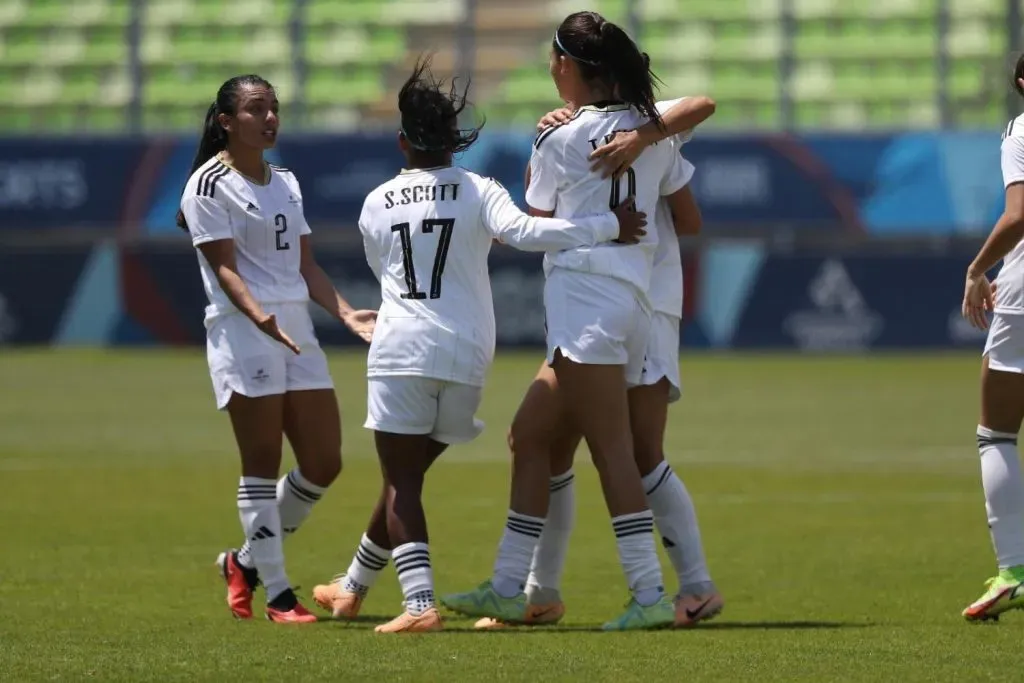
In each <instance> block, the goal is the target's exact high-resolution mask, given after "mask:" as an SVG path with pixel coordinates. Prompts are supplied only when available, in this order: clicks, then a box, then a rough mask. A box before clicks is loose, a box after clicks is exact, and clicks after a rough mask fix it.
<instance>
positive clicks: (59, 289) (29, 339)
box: [0, 248, 91, 344]
mask: <svg viewBox="0 0 1024 683" xmlns="http://www.w3.org/2000/svg"><path fill="white" fill-rule="evenodd" d="M90 251H91V250H90V249H89V248H74V249H60V250H50V251H46V252H34V251H22V250H17V249H6V250H4V251H2V252H0V344H47V343H50V342H51V341H53V340H54V339H56V338H57V337H59V336H60V334H61V327H62V325H64V324H66V322H67V315H66V314H67V312H68V309H69V303H70V302H71V300H72V299H73V298H74V295H75V292H76V284H77V282H78V281H79V279H80V277H81V275H82V273H83V270H84V269H85V267H86V263H87V261H88V260H89V254H90Z"/></svg>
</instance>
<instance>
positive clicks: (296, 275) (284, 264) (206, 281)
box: [181, 157, 310, 321]
mask: <svg viewBox="0 0 1024 683" xmlns="http://www.w3.org/2000/svg"><path fill="white" fill-rule="evenodd" d="M270 169H271V170H270V182H269V183H267V184H266V185H257V184H256V183H254V182H252V181H250V180H248V179H247V178H245V176H243V175H242V174H240V173H238V172H237V171H234V170H232V169H231V168H230V167H228V166H226V165H224V164H223V163H221V161H220V160H218V159H217V158H216V157H214V158H213V159H210V160H209V161H207V162H206V163H205V164H203V165H202V166H200V167H199V169H198V170H196V172H195V173H193V174H192V177H191V178H189V179H188V182H187V183H186V184H185V191H184V192H183V193H182V195H181V210H182V213H184V214H185V220H186V222H187V223H188V230H189V233H190V234H191V235H192V244H193V246H196V247H198V246H199V245H201V244H205V243H207V242H214V241H216V240H234V242H235V259H236V263H237V265H238V274H239V276H241V278H242V280H243V281H244V282H245V284H246V286H248V288H249V291H250V292H251V293H252V296H253V297H254V298H255V299H256V300H257V301H258V302H260V303H261V304H280V303H292V302H307V301H309V290H308V289H307V288H306V281H305V279H303V277H302V273H300V272H299V262H300V254H301V249H300V247H299V237H300V236H301V235H308V234H309V233H310V230H309V225H308V224H307V223H306V218H305V216H304V215H303V213H302V193H301V192H300V191H299V183H298V181H297V180H296V179H295V176H294V175H293V174H292V173H291V172H290V171H288V170H287V169H284V168H280V167H278V166H271V167H270ZM197 254H198V256H199V269H200V271H201V272H202V276H203V288H204V289H205V290H206V296H207V298H208V299H209V301H210V305H209V306H207V307H206V318H207V321H209V320H211V319H212V318H214V317H216V316H218V315H223V314H225V313H232V312H234V311H236V310H237V309H236V308H235V306H234V304H232V303H231V301H230V300H229V299H228V297H227V295H226V294H225V293H224V291H223V290H222V289H221V287H220V283H219V282H218V281H217V276H216V274H215V273H214V272H213V269H212V268H211V267H210V264H209V263H208V262H207V260H206V257H204V256H203V254H202V252H197Z"/></svg>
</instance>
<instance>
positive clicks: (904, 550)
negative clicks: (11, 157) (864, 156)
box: [0, 349, 1024, 681]
mask: <svg viewBox="0 0 1024 683" xmlns="http://www.w3.org/2000/svg"><path fill="white" fill-rule="evenodd" d="M362 362H363V361H362V358H360V357H358V356H355V355H337V356H334V357H333V358H332V369H333V372H334V378H335V381H336V384H337V386H338V390H339V397H340V401H341V403H342V410H343V421H344V428H345V447H344V451H345V462H346V469H345V471H344V472H343V473H342V477H341V479H340V480H339V481H338V483H337V484H335V487H334V488H333V489H332V490H331V491H330V492H329V493H328V494H327V495H326V497H325V499H324V501H323V502H322V503H321V504H320V505H319V507H318V508H317V509H316V510H315V511H314V513H313V516H312V517H311V518H310V521H309V522H308V524H307V525H306V526H305V527H303V529H302V530H301V531H300V532H299V533H298V534H297V535H296V536H295V537H293V538H292V539H290V540H289V542H288V544H287V556H288V566H289V574H290V576H291V578H292V580H293V581H295V582H296V583H298V584H300V585H301V586H302V587H303V588H302V590H301V591H300V595H305V596H306V597H307V602H308V603H309V604H310V606H312V604H311V600H308V595H309V591H310V589H311V588H312V586H313V585H314V584H315V583H318V582H322V581H323V580H325V579H328V578H330V576H331V575H332V574H333V573H335V572H339V571H343V570H344V569H345V568H346V567H347V565H348V562H349V560H350V558H351V553H352V552H353V550H354V547H355V544H356V543H357V541H358V539H359V534H360V532H361V530H362V528H363V525H364V523H365V520H366V517H367V515H368V512H369V506H370V504H371V501H372V499H373V498H374V496H375V494H376V491H377V487H378V482H377V477H378V471H377V466H376V461H375V458H374V454H373V451H372V448H371V442H370V439H369V438H368V434H367V433H366V432H365V431H364V430H363V429H362V428H361V424H362V419H363V417H364V381H363V379H362V369H363V365H362ZM537 363H538V356H537V355H536V354H532V355H514V354H513V355H509V354H502V355H501V356H500V358H499V361H498V363H497V364H496V366H495V368H494V370H493V372H492V375H491V380H490V385H489V387H488V390H487V393H486V398H485V403H484V407H483V411H482V415H481V417H483V419H484V420H485V421H486V422H487V423H488V428H487V430H486V431H485V433H484V435H483V436H482V437H481V438H480V439H479V440H477V442H475V443H473V444H471V445H469V446H465V447H462V448H458V449H454V450H453V451H452V452H451V453H450V456H446V458H445V460H444V461H443V462H442V463H440V464H439V465H438V466H437V468H436V470H435V471H434V472H433V473H432V477H431V478H430V480H429V482H428V492H427V497H428V500H427V506H428V514H429V517H430V522H431V532H432V539H431V542H432V554H433V558H434V564H435V574H436V579H437V584H438V590H439V591H440V592H442V593H444V592H449V591H452V590H459V589H464V588H467V587H469V586H471V585H475V583H476V582H478V581H480V580H482V579H483V578H485V577H486V576H488V574H489V572H490V569H491V563H492V562H493V558H494V553H495V549H496V546H497V541H498V538H499V534H500V531H501V528H502V523H503V518H504V514H505V511H506V506H507V474H508V465H507V460H506V453H505V447H504V431H505V427H506V426H507V423H508V421H509V419H510V418H511V416H512V414H513V412H514V409H515V407H516V405H517V403H518V401H519V398H520V396H521V394H522V391H523V390H524V389H525V387H526V385H527V383H528V380H529V378H530V377H531V376H532V373H533V371H534V369H535V367H536V365H537ZM683 364H684V365H683V372H684V382H685V384H686V396H685V397H684V399H683V402H682V403H680V404H678V405H677V406H675V407H674V408H673V410H672V413H671V426H670V432H669V438H668V445H667V450H668V453H669V454H670V459H671V460H672V462H673V463H674V465H675V467H676V469H677V471H678V472H680V473H681V474H682V475H683V477H684V479H685V480H686V481H687V483H688V485H689V487H690V490H691V491H692V492H693V494H694V498H695V500H696V503H697V507H698V512H699V514H700V519H701V523H702V527H703V531H704V536H705V543H706V546H707V552H708V555H709V559H710V563H711V569H712V572H713V574H714V576H715V578H716V580H717V581H718V583H719V586H720V588H721V590H722V591H723V593H724V595H725V597H726V600H727V606H726V611H725V613H724V614H723V615H722V617H720V619H719V620H717V621H715V622H713V623H711V624H709V625H707V626H706V627H703V628H699V629H697V630H693V631H687V632H678V631H676V632H660V633H639V634H637V633H630V634H604V633H595V632H592V631H593V630H594V629H595V628H597V627H598V626H599V624H600V623H601V622H602V621H603V620H605V619H606V618H608V617H610V616H612V615H613V614H616V613H617V612H618V610H620V608H621V607H622V605H623V604H624V603H625V601H626V599H627V594H626V592H625V587H624V580H623V577H622V575H621V573H620V570H619V568H618V563H617V561H616V557H615V550H614V542H613V538H612V534H611V533H610V529H609V521H608V517H607V514H606V512H605V509H604V506H603V503H602V502H601V499H600V495H599V491H598V488H597V481H596V477H595V476H594V473H593V468H592V466H591V465H590V464H589V462H588V461H587V460H586V459H585V458H581V459H580V462H579V464H578V467H577V472H578V477H579V485H578V491H579V499H578V503H579V517H578V518H579V526H578V530H577V533H576V535H575V537H574V539H573V545H572V548H571V550H570V557H569V567H568V570H567V574H566V586H565V589H564V593H565V596H566V599H567V602H568V606H569V612H568V615H567V618H566V621H565V626H564V628H560V629H557V630H546V631H543V632H539V631H516V632H508V633H484V634H481V633H473V632H472V631H471V630H470V627H471V622H470V621H468V620H463V619H458V618H454V617H452V618H450V619H448V621H447V622H446V626H447V628H448V630H447V631H445V632H444V633H442V634H437V635H426V636H397V637H396V636H391V637H388V636H379V635H376V634H374V633H373V632H372V626H373V625H374V624H375V623H379V622H381V621H384V620H386V619H388V618H390V617H391V616H394V615H395V614H397V613H398V612H399V610H400V604H399V603H400V599H401V598H400V594H399V591H398V589H397V582H396V581H395V580H394V575H393V572H392V571H391V570H390V569H389V570H388V571H387V573H386V574H385V575H384V576H383V577H382V579H381V581H380V582H379V584H378V587H377V588H375V592H374V593H373V594H372V595H371V596H370V598H369V600H368V601H367V603H366V605H365V607H364V613H365V614H366V615H368V616H367V617H366V619H365V621H362V622H360V623H355V624H342V623H335V622H330V621H325V622H321V623H320V624H317V625H312V626H308V627H287V626H285V627H282V626H277V625H273V624H270V623H268V622H265V621H261V620H254V621H252V622H246V623H240V622H235V621H234V620H233V619H231V617H230V616H229V614H228V611H227V609H226V607H225V605H224V602H223V592H222V584H221V582H220V579H219V578H218V576H217V575H216V573H215V571H214V569H213V566H212V562H213V560H214V558H215V556H216V554H217V553H218V551H220V550H221V549H222V548H224V547H225V546H228V545H237V544H238V543H239V542H240V540H241V539H240V535H241V534H240V530H239V525H238V518H237V513H236V510H235V502H234V501H235V487H236V483H237V473H238V466H237V456H236V454H235V452H234V447H233V442H232V440H231V436H230V429H229V427H228V423H227V419H226V417H225V416H224V415H222V414H220V413H217V412H216V411H215V410H214V407H213V400H212V393H211V390H210V386H209V380H208V377H207V374H206V367H205V361H204V358H203V356H202V355H201V353H199V352H177V353H170V352H164V351H153V352H132V353H126V352H120V351H118V352H91V351H90V352H77V351H76V352H68V351H62V352H49V351H12V350H10V349H7V350H4V351H3V352H2V353H0V389H2V393H0V482H2V484H3V486H2V495H0V519H2V520H3V522H4V523H3V532H2V534H0V607H2V608H3V617H4V618H3V619H2V620H0V680H11V681H27V680H86V679H90V680H97V681H116V680H131V681H141V680H161V681H163V680H182V681H185V680H188V681H194V680H215V679H219V680H225V679H226V680H239V681H245V680H277V681H281V680H302V681H305V680H328V679H330V680H370V679H373V680H417V681H426V680H430V681H433V680H466V681H477V680H490V679H498V680H516V681H519V680H523V681H525V680H542V681H547V680H570V679H583V678H586V679H589V680H590V681H613V680H614V681H634V680H644V681H661V680H665V681H668V680H672V681H675V680H735V681H739V680H743V681H796V680H808V681H811V680H814V681H822V680H872V681H878V680H896V679H899V680H903V681H908V680H921V681H937V680H954V679H956V680H963V679H967V678H968V677H969V678H970V679H972V680H997V679H998V680H1013V679H1014V678H1015V676H1016V675H1019V669H1020V667H1021V665H1022V664H1024V656H1022V654H1021V652H1020V651H1018V647H1019V645H1020V643H1021V640H1022V639H1024V615H1019V614H1010V615H1007V616H1006V617H1004V619H1003V620H1002V622H1001V623H1000V624H998V625H991V626H988V625H986V626H971V625H968V624H966V623H964V622H963V620H962V619H961V617H960V616H959V612H960V610H961V609H962V608H963V606H964V605H965V604H966V603H967V602H969V601H970V600H972V599H974V598H975V597H977V595H979V594H980V592H981V589H982V581H983V580H984V579H985V578H987V577H988V576H989V575H990V574H992V573H993V564H994V562H993V557H992V551H991V548H990V545H989V540H988V535H987V532H986V528H985V516H984V506H983V498H982V495H981V491H980V485H979V474H978V463H977V453H976V451H975V447H974V426H975V421H976V395H977V388H976V386H977V379H976V378H977V367H978V358H977V357H976V356H974V355H958V356H932V357H923V358H921V357H911V356H893V357H875V358H871V359H851V358H802V359H801V358H796V357H785V356H778V357H775V356H722V357H707V356H696V357H684V359H683ZM666 567H667V565H666ZM669 579H671V580H669ZM666 580H667V581H668V582H669V584H670V589H671V590H674V589H675V581H674V575H673V574H672V573H671V572H670V571H667V572H666Z"/></svg>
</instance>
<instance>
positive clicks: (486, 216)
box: [481, 179, 647, 251]
mask: <svg viewBox="0 0 1024 683" xmlns="http://www.w3.org/2000/svg"><path fill="white" fill-rule="evenodd" d="M481 190H482V200H483V201H482V206H481V222H482V223H483V225H484V226H485V227H486V229H487V230H488V231H489V232H490V233H491V235H492V236H493V237H494V238H495V239H497V240H498V241H500V242H502V243H504V244H508V245H509V246H512V247H515V248H516V249H519V250H521V251H559V250H563V249H574V248H577V247H588V246H594V245H596V244H600V243H602V242H610V241H612V240H617V241H620V242H625V243H629V244H632V243H635V242H637V241H639V239H640V238H641V237H642V236H643V235H644V234H646V231H645V230H644V227H645V226H646V225H647V220H646V218H647V217H646V214H644V213H641V212H636V211H633V210H631V209H630V208H629V205H630V203H631V201H625V202H622V205H621V206H619V207H617V208H616V210H615V211H614V212H606V213H603V214H599V215H596V216H587V217H581V218H573V219H569V220H566V219H561V218H546V217H540V216H535V215H527V214H525V213H523V212H522V210H520V208H519V207H518V206H516V205H515V202H513V201H512V197H511V196H510V195H509V193H508V191H507V190H506V189H505V188H504V187H502V185H501V183H499V182H498V181H497V180H493V179H487V180H486V182H485V184H484V185H483V187H482V188H481ZM630 199H631V198H630ZM533 211H535V209H531V212H533Z"/></svg>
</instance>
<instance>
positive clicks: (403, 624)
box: [373, 607, 444, 633]
mask: <svg viewBox="0 0 1024 683" xmlns="http://www.w3.org/2000/svg"><path fill="white" fill-rule="evenodd" d="M443 628H444V626H443V625H442V624H441V613H440V612H438V611H437V608H436V607H431V608H430V609H428V610H425V611H424V612H423V613H422V614H410V613H409V611H408V610H406V611H405V612H403V613H401V614H399V615H398V616H397V617H395V618H394V619H392V620H391V621H389V622H388V623H386V624H381V625H380V626H378V627H377V628H375V629H373V630H374V632H375V633H428V632H430V631H440V630H441V629H443Z"/></svg>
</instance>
